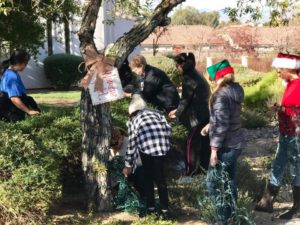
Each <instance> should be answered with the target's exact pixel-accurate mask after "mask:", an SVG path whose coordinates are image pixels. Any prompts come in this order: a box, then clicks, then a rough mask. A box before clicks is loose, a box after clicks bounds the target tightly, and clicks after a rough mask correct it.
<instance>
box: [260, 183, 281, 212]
mask: <svg viewBox="0 0 300 225" xmlns="http://www.w3.org/2000/svg"><path fill="white" fill-rule="evenodd" d="M278 192H279V187H278V186H275V185H273V184H270V183H267V185H266V188H265V190H264V194H263V196H262V198H261V199H260V201H259V202H258V203H257V204H256V206H255V210H256V211H261V212H268V213H272V212H273V203H274V199H275V197H276V196H277V194H278Z"/></svg>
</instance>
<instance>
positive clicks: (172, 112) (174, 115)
mask: <svg viewBox="0 0 300 225" xmlns="http://www.w3.org/2000/svg"><path fill="white" fill-rule="evenodd" d="M176 111H177V109H174V110H172V111H170V112H169V114H168V117H169V118H171V119H175V118H176Z"/></svg>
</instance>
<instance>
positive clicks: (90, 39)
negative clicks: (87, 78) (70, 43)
mask: <svg viewBox="0 0 300 225" xmlns="http://www.w3.org/2000/svg"><path fill="white" fill-rule="evenodd" d="M184 1H185V0H163V1H162V2H161V3H160V4H159V5H158V6H157V7H156V9H155V10H154V12H153V14H152V15H150V16H149V17H147V18H146V17H145V19H144V20H143V21H142V22H141V23H138V24H136V25H135V26H134V27H133V28H132V29H131V30H130V31H129V32H128V33H125V34H124V35H123V36H122V37H121V38H119V39H118V40H117V41H116V42H115V43H114V46H113V47H112V48H111V49H110V51H109V53H108V54H107V55H108V56H109V57H113V58H116V60H117V61H116V65H117V66H118V67H119V66H121V64H122V62H123V61H124V60H125V59H126V58H127V56H128V55H129V54H130V53H131V52H132V51H133V50H134V48H135V47H136V46H137V45H138V44H140V43H141V42H142V41H143V40H145V39H146V38H147V37H148V36H149V35H150V34H151V32H152V31H153V30H154V29H155V28H156V27H157V26H166V25H167V24H169V23H170V19H169V18H168V17H167V15H168V13H169V12H170V11H171V10H172V9H173V8H174V7H175V6H177V5H178V4H180V3H182V2H184ZM101 3H102V0H90V2H89V4H88V6H87V10H86V12H85V14H84V17H83V20H82V24H81V28H80V31H79V34H78V35H79V40H80V51H81V53H82V55H85V50H86V49H87V48H88V47H93V48H94V49H96V47H95V43H94V32H95V28H96V20H97V15H98V11H99V8H100V6H101ZM80 107H81V114H80V116H81V126H82V130H83V139H82V147H83V155H82V164H83V169H84V172H85V178H86V191H87V194H88V195H87V201H88V205H90V206H91V205H94V203H95V206H96V210H97V211H110V210H111V209H112V202H113V201H112V194H111V188H110V177H109V173H107V162H108V156H109V143H110V138H111V125H112V124H111V115H110V108H109V104H102V105H97V106H93V105H92V102H91V97H90V95H89V92H88V91H85V90H83V91H82V95H81V103H80Z"/></svg>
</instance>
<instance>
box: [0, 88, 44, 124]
mask: <svg viewBox="0 0 300 225" xmlns="http://www.w3.org/2000/svg"><path fill="white" fill-rule="evenodd" d="M20 99H21V101H22V102H23V104H24V105H26V106H27V107H28V108H30V109H32V110H36V111H39V112H40V111H41V110H40V108H39V107H38V105H37V103H36V102H35V100H34V99H33V98H32V97H31V96H27V95H23V96H21V97H20ZM24 119H25V112H23V111H22V110H20V109H19V108H17V107H16V106H15V105H14V104H13V103H12V101H11V100H10V98H9V97H8V95H7V93H5V92H1V93H0V120H3V121H6V122H16V121H20V120H24Z"/></svg>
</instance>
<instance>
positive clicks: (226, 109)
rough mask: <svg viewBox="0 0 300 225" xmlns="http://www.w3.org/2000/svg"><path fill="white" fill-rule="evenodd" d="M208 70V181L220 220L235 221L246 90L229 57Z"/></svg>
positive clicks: (224, 224)
mask: <svg viewBox="0 0 300 225" xmlns="http://www.w3.org/2000/svg"><path fill="white" fill-rule="evenodd" d="M207 72H208V74H209V77H210V80H211V81H213V82H214V83H213V93H212V95H211V97H210V102H209V104H210V119H209V125H208V126H205V128H204V131H202V133H207V132H208V133H209V136H210V146H211V156H210V166H209V169H208V172H207V177H206V185H207V189H208V193H209V195H210V197H211V199H212V204H213V206H214V209H215V212H216V215H217V219H218V224H220V225H228V224H235V221H234V220H235V218H234V215H236V213H235V212H234V210H235V205H236V204H237V196H238V194H237V184H236V183H237V181H236V173H237V161H238V157H239V155H240V154H241V151H242V148H243V146H244V133H243V129H242V125H241V108H242V103H243V101H244V90H243V88H242V87H241V86H240V85H239V83H236V82H234V80H235V76H234V69H233V68H232V67H231V66H230V64H229V62H228V60H223V61H221V62H218V63H216V64H215V65H212V66H210V67H208V68H207Z"/></svg>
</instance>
